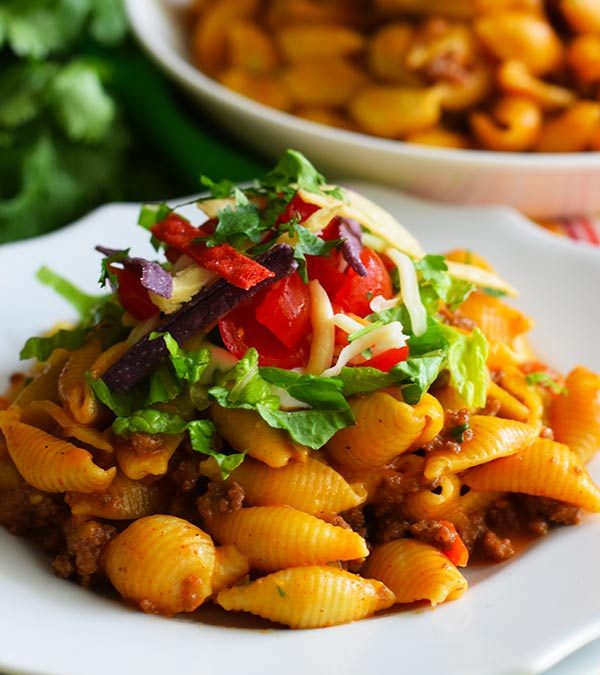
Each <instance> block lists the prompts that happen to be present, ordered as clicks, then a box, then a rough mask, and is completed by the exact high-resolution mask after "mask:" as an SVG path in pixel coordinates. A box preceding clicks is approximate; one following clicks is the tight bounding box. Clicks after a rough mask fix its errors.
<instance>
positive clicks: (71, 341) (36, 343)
mask: <svg viewBox="0 0 600 675" xmlns="http://www.w3.org/2000/svg"><path fill="white" fill-rule="evenodd" d="M88 335H89V330H88V329H87V328H74V329H73V330H66V329H61V330H59V331H57V332H56V333H54V335H50V336H48V337H30V338H29V339H28V340H27V342H25V344H24V345H23V348H22V349H21V351H20V353H19V358H20V359H37V360H38V361H46V360H47V359H48V358H50V354H52V352H53V351H54V350H55V349H58V348H59V347H60V348H62V349H66V350H68V351H70V352H71V351H74V350H75V349H79V347H83V345H84V344H85V341H86V340H87V337H88Z"/></svg>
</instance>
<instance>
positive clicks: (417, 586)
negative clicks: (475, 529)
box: [363, 539, 468, 605]
mask: <svg viewBox="0 0 600 675" xmlns="http://www.w3.org/2000/svg"><path fill="white" fill-rule="evenodd" d="M363 573H364V574H365V575H366V576H369V577H372V578H373V579H379V580H380V581H382V582H383V583H384V584H385V585H386V586H387V587H388V588H389V589H390V590H391V591H392V592H393V593H394V594H395V596H396V602H400V603H405V602H406V603H407V602H416V601H417V600H429V602H430V603H431V604H432V605H439V604H440V603H442V602H446V601H447V600H456V599H457V598H460V596H461V595H462V594H463V593H464V592H465V591H466V590H467V587H468V584H467V580H466V579H465V578H464V577H463V575H462V574H461V573H460V572H459V571H458V570H457V569H456V567H455V566H454V565H453V564H452V563H451V562H450V561H449V560H448V558H447V557H446V556H445V555H444V554H443V553H441V552H440V551H438V549H437V548H434V547H433V546H429V545H428V544H423V543H421V542H419V541H415V540H414V539H397V540H396V541H392V542H390V543H389V544H384V545H383V546H379V547H378V548H376V549H375V550H374V551H373V552H372V553H371V555H370V556H369V559H368V561H367V564H366V567H365V569H364V570H363Z"/></svg>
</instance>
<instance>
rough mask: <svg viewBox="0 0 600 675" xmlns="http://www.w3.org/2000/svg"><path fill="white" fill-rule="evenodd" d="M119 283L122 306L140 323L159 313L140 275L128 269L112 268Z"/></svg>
mask: <svg viewBox="0 0 600 675" xmlns="http://www.w3.org/2000/svg"><path fill="white" fill-rule="evenodd" d="M111 272H113V273H114V274H116V276H117V281H118V282H119V290H118V295H119V302H120V303H121V306H122V307H123V308H124V309H125V310H126V311H128V312H129V313H130V314H131V315H132V316H133V317H134V318H136V319H138V320H139V321H145V320H146V319H150V318H151V317H153V316H155V315H156V314H158V313H159V309H158V307H157V306H156V305H155V304H154V303H153V302H152V301H151V300H150V296H149V295H148V291H147V290H146V289H145V288H144V287H143V286H142V282H141V280H140V276H139V274H138V273H137V272H136V271H135V270H132V269H130V268H128V267H125V268H123V269H121V268H119V267H111Z"/></svg>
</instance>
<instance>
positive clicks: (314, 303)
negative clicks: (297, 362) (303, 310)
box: [306, 279, 335, 375]
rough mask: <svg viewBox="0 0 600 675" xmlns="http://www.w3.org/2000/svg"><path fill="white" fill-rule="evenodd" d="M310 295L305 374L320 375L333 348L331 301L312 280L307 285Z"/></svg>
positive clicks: (321, 287) (328, 362)
mask: <svg viewBox="0 0 600 675" xmlns="http://www.w3.org/2000/svg"><path fill="white" fill-rule="evenodd" d="M308 290H309V293H310V320H311V323H312V343H311V345H310V358H309V360H308V365H307V366H306V372H307V373H309V374H310V375H320V374H321V373H322V372H323V371H324V370H325V369H326V368H329V366H330V365H331V361H332V360H333V351H334V348H335V325H334V323H333V307H332V306H331V300H329V296H328V295H327V293H326V292H325V289H324V288H323V286H321V284H320V283H319V282H318V281H317V280H316V279H314V280H313V281H311V282H310V283H309V284H308Z"/></svg>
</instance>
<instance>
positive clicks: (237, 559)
mask: <svg viewBox="0 0 600 675" xmlns="http://www.w3.org/2000/svg"><path fill="white" fill-rule="evenodd" d="M215 555H216V558H215V573H214V576H213V580H212V592H213V594H216V593H218V592H219V591H221V590H223V589H224V588H231V587H232V586H233V585H234V584H236V583H237V582H238V581H239V580H240V579H242V578H243V577H245V576H247V574H248V572H249V571H250V568H249V566H248V558H246V556H245V555H244V554H243V553H240V552H239V551H238V550H237V548H236V547H235V546H217V548H216V549H215Z"/></svg>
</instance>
